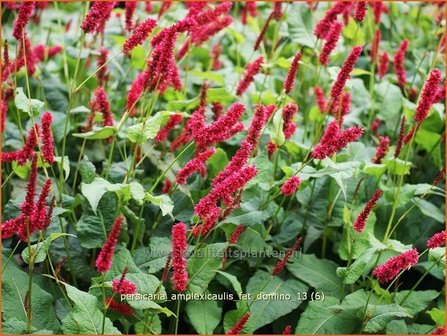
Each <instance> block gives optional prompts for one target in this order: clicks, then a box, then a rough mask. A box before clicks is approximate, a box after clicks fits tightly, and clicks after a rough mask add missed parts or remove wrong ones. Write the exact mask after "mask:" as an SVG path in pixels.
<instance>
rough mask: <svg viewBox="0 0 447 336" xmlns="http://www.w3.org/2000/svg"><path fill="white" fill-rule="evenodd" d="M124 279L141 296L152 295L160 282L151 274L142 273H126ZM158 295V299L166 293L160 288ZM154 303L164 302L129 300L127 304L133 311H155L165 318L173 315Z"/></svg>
mask: <svg viewBox="0 0 447 336" xmlns="http://www.w3.org/2000/svg"><path fill="white" fill-rule="evenodd" d="M118 277H119V276H118ZM118 277H116V279H118ZM126 279H128V280H129V281H132V282H133V283H134V284H135V285H136V286H137V293H138V294H143V295H153V294H154V293H155V292H156V290H157V288H158V286H159V285H160V280H158V278H156V277H155V276H153V275H152V274H145V273H143V272H138V273H128V274H127V275H126ZM158 294H159V298H160V299H162V298H164V297H166V291H165V289H164V287H163V286H161V287H160V289H159V291H158ZM148 297H149V296H148ZM155 301H159V302H161V301H165V300H158V299H156V300H153V301H151V300H130V301H127V303H128V304H129V305H130V306H131V307H132V308H135V309H151V310H155V311H157V312H163V313H165V314H166V315H167V316H171V315H173V313H172V312H171V311H170V310H169V309H167V308H162V307H161V306H159V305H158V304H157V303H155Z"/></svg>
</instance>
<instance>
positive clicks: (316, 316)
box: [295, 296, 360, 334]
mask: <svg viewBox="0 0 447 336" xmlns="http://www.w3.org/2000/svg"><path fill="white" fill-rule="evenodd" d="M338 302H339V299H337V298H335V297H331V296H326V297H325V299H324V301H311V302H309V305H308V306H307V308H306V310H305V311H304V312H303V313H302V314H301V317H300V319H299V321H298V325H297V326H296V330H295V333H297V334H351V333H352V332H353V331H355V330H356V329H358V327H359V326H360V321H359V320H358V319H357V317H356V312H355V311H353V310H346V311H345V310H337V309H331V308H330V307H331V306H333V305H336V304H338Z"/></svg>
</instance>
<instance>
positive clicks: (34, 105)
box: [14, 87, 45, 117]
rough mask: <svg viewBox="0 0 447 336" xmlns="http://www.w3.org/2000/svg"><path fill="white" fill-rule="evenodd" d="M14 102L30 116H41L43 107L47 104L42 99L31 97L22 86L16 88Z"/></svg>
mask: <svg viewBox="0 0 447 336" xmlns="http://www.w3.org/2000/svg"><path fill="white" fill-rule="evenodd" d="M14 104H15V105H16V107H17V109H18V110H20V111H22V112H26V113H28V114H29V116H30V117H37V116H39V114H40V111H41V109H42V108H43V107H44V105H45V103H44V102H42V101H40V100H37V99H29V98H28V97H27V96H26V95H25V93H24V92H23V89H22V88H21V87H18V88H17V89H16V96H15V98H14Z"/></svg>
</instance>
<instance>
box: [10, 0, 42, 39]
mask: <svg viewBox="0 0 447 336" xmlns="http://www.w3.org/2000/svg"><path fill="white" fill-rule="evenodd" d="M35 5H36V3H35V1H23V3H22V4H21V5H20V7H19V13H18V16H17V19H16V20H15V21H14V28H13V31H12V36H14V37H15V39H16V40H17V41H20V43H21V41H22V36H23V34H24V33H25V28H26V25H27V24H28V21H29V19H30V18H31V14H32V13H33V10H34V7H35Z"/></svg>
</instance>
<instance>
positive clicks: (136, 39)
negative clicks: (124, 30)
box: [123, 2, 157, 55]
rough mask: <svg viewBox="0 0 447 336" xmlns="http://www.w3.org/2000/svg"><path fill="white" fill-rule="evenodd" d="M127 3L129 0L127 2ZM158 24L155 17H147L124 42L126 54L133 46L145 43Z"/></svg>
mask: <svg viewBox="0 0 447 336" xmlns="http://www.w3.org/2000/svg"><path fill="white" fill-rule="evenodd" d="M126 3H127V2H126ZM156 25H157V21H156V20H154V19H150V18H149V19H146V20H145V21H143V22H142V23H141V24H140V25H139V26H138V27H137V28H136V29H135V31H134V33H133V34H132V35H131V36H130V37H129V38H128V39H127V40H126V42H124V46H123V51H124V53H125V54H126V55H129V53H130V52H131V51H132V49H133V48H135V47H136V46H139V45H141V44H143V42H144V41H145V40H146V39H147V38H148V36H149V34H150V33H151V32H152V30H153V29H154V28H155V26H156Z"/></svg>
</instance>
